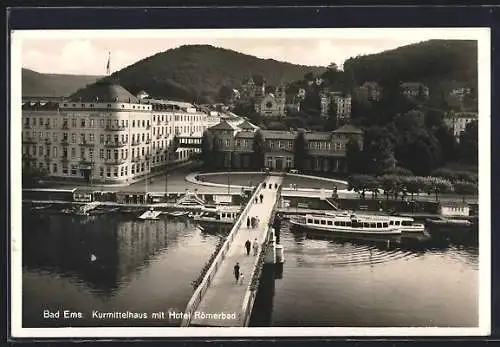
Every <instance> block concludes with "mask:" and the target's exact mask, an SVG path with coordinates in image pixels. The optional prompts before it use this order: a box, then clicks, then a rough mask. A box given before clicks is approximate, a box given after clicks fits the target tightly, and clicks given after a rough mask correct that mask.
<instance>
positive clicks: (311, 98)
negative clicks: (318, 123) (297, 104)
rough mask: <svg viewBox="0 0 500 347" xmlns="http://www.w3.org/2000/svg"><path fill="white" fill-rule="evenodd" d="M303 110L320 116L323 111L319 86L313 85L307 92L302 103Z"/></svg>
mask: <svg viewBox="0 0 500 347" xmlns="http://www.w3.org/2000/svg"><path fill="white" fill-rule="evenodd" d="M301 106H302V110H303V112H304V113H307V114H308V115H311V116H314V117H319V115H320V113H321V97H320V94H319V90H318V88H316V86H314V85H313V86H311V87H309V88H308V90H307V92H306V97H305V98H304V101H303V102H302V104H301Z"/></svg>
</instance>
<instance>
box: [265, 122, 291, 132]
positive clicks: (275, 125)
mask: <svg viewBox="0 0 500 347" xmlns="http://www.w3.org/2000/svg"><path fill="white" fill-rule="evenodd" d="M267 129H269V130H287V129H288V128H287V126H286V124H285V123H282V122H269V124H268V125H267Z"/></svg>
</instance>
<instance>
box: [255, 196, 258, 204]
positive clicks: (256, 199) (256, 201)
mask: <svg viewBox="0 0 500 347" xmlns="http://www.w3.org/2000/svg"><path fill="white" fill-rule="evenodd" d="M255 203H256V204H258V203H259V197H258V196H256V197H255Z"/></svg>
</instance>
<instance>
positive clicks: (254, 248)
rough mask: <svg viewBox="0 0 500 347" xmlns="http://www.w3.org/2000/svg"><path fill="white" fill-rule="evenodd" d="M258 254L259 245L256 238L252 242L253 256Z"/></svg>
mask: <svg viewBox="0 0 500 347" xmlns="http://www.w3.org/2000/svg"><path fill="white" fill-rule="evenodd" d="M258 252H259V243H258V242H257V238H255V240H254V241H253V255H254V256H255V255H257V253H258Z"/></svg>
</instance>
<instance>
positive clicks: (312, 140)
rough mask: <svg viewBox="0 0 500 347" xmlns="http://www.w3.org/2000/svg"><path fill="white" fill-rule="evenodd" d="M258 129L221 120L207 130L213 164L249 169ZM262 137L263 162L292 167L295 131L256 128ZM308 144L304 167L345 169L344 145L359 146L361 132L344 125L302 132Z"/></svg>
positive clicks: (219, 166) (270, 164)
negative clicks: (210, 142)
mask: <svg viewBox="0 0 500 347" xmlns="http://www.w3.org/2000/svg"><path fill="white" fill-rule="evenodd" d="M258 130H259V129H258V128H257V127H256V126H254V125H252V124H250V123H248V122H246V121H245V122H242V123H240V124H239V125H235V124H231V123H229V122H227V121H221V122H220V123H219V124H217V125H215V126H213V127H211V128H209V129H207V132H208V133H209V134H210V135H211V136H212V138H213V139H214V146H213V147H214V152H215V153H214V154H213V160H214V163H215V166H216V167H218V168H226V169H230V168H232V169H250V168H252V162H253V159H252V158H253V157H254V153H253V141H254V137H255V133H256V132H257V131H258ZM260 131H261V134H262V136H263V140H264V148H265V153H264V165H265V166H266V167H268V168H270V169H272V170H277V171H282V170H283V171H284V170H289V169H292V168H294V167H295V163H294V142H295V139H296V138H297V135H298V132H297V131H278V130H260ZM305 138H306V141H307V143H308V148H307V150H306V151H307V158H306V160H305V169H306V170H308V171H309V170H311V171H322V172H343V171H346V169H347V168H346V162H345V156H346V145H347V142H348V141H349V139H351V138H354V139H355V140H357V141H358V144H359V146H360V148H362V147H363V131H362V130H361V129H358V128H356V127H354V126H352V125H345V126H343V127H341V128H338V129H336V130H334V131H332V132H305Z"/></svg>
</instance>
